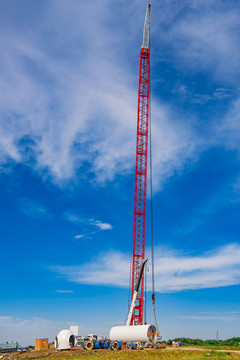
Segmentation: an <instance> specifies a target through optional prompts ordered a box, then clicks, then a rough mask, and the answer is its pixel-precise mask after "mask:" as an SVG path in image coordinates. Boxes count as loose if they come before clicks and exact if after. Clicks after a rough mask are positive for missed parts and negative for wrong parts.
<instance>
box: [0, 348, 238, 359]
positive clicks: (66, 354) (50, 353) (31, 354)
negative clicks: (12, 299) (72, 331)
mask: <svg viewBox="0 0 240 360" xmlns="http://www.w3.org/2000/svg"><path fill="white" fill-rule="evenodd" d="M169 350H171V351H174V352H176V355H177V353H179V352H181V353H182V352H183V351H189V352H195V354H196V352H198V353H199V352H202V353H206V354H208V353H209V352H211V353H213V352H214V353H227V354H229V353H232V354H233V353H235V354H236V355H237V354H238V355H239V359H240V350H214V351H213V350H208V349H203V348H196V347H188V348H187V347H182V348H172V347H167V348H166V349H144V350H128V349H123V350H121V351H119V352H118V351H116V352H114V351H112V350H91V351H87V350H84V349H78V350H76V349H74V350H72V351H69V350H66V351H58V350H55V349H48V350H41V351H34V350H32V351H26V352H12V353H0V360H28V359H29V360H30V359H36V360H37V359H71V358H72V359H75V358H76V357H80V358H82V359H89V358H95V357H99V358H109V357H110V356H111V354H112V355H113V357H114V358H115V359H117V358H118V356H117V353H119V355H120V353H121V354H124V353H125V355H127V354H126V352H127V353H128V354H129V358H130V357H131V358H132V356H130V353H131V354H132V355H133V353H134V354H135V353H142V354H143V352H144V353H146V352H149V353H150V352H151V354H154V355H157V354H159V352H161V355H163V354H162V353H163V352H169ZM139 355H140V354H139ZM149 355H150V354H149ZM166 355H167V354H166ZM208 355H209V354H208ZM143 357H144V358H145V356H143ZM161 357H162V356H161ZM166 357H167V358H168V356H166ZM149 358H150V357H149ZM154 358H155V356H154ZM237 358H238V357H237Z"/></svg>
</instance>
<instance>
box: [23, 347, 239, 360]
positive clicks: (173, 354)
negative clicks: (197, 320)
mask: <svg viewBox="0 0 240 360" xmlns="http://www.w3.org/2000/svg"><path fill="white" fill-rule="evenodd" d="M70 355H71V354H69V356H65V355H64V356H63V357H61V356H60V357H56V358H55V359H59V360H70V359H71V360H87V359H90V360H99V359H100V360H104V359H106V360H155V359H158V360H208V359H209V360H237V359H239V360H240V354H236V353H231V352H224V353H222V352H216V351H209V352H208V351H206V352H201V351H194V350H179V349H177V350H157V351H156V350H155V351H152V350H148V351H145V350H142V351H111V352H109V351H106V352H105V353H104V352H101V353H97V352H96V353H95V354H89V353H85V354H82V355H77V356H75V355H74V354H72V356H70ZM26 359H29V358H26ZM35 359H36V360H46V359H53V357H42V358H36V357H35Z"/></svg>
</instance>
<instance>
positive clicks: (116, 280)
mask: <svg viewBox="0 0 240 360" xmlns="http://www.w3.org/2000/svg"><path fill="white" fill-rule="evenodd" d="M239 259H240V245H239V244H236V243H235V244H229V245H226V246H224V247H221V248H217V249H215V250H212V251H211V252H206V253H203V254H201V255H189V254H181V253H176V252H173V251H168V252H166V250H164V251H161V250H160V249H158V251H157V252H156V257H155V279H156V290H157V291H159V292H172V291H181V290H192V289H204V288H215V287H222V286H230V285H236V284H239V283H240V260H239ZM50 269H51V271H54V272H57V273H58V274H60V275H62V276H63V277H65V278H67V279H68V280H69V281H73V282H78V283H83V284H93V285H105V286H123V287H127V286H128V283H129V279H128V277H129V261H128V256H126V255H125V254H123V253H121V252H116V251H109V252H108V253H104V254H100V256H97V257H95V258H93V259H92V261H90V262H89V263H85V264H82V265H79V266H55V267H51V268H50Z"/></svg>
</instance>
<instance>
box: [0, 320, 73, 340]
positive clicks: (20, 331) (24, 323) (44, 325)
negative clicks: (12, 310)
mask: <svg viewBox="0 0 240 360" xmlns="http://www.w3.org/2000/svg"><path fill="white" fill-rule="evenodd" d="M64 328H69V323H66V322H63V321H54V320H49V319H42V318H38V317H33V318H28V319H23V318H16V317H12V316H0V333H1V342H6V341H17V342H18V343H19V344H20V345H21V346H28V345H34V341H35V339H39V338H46V337H47V338H48V339H49V341H54V339H55V336H56V335H57V334H58V332H59V331H60V330H62V329H64Z"/></svg>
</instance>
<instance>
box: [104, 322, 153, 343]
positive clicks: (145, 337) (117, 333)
mask: <svg viewBox="0 0 240 360" xmlns="http://www.w3.org/2000/svg"><path fill="white" fill-rule="evenodd" d="M157 335H158V334H157V329H156V327H155V326H154V325H130V326H113V327H112V328H111V330H110V340H111V341H114V340H116V341H123V342H125V343H127V342H128V341H131V342H135V341H140V342H148V341H151V342H155V341H156V338H157Z"/></svg>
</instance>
